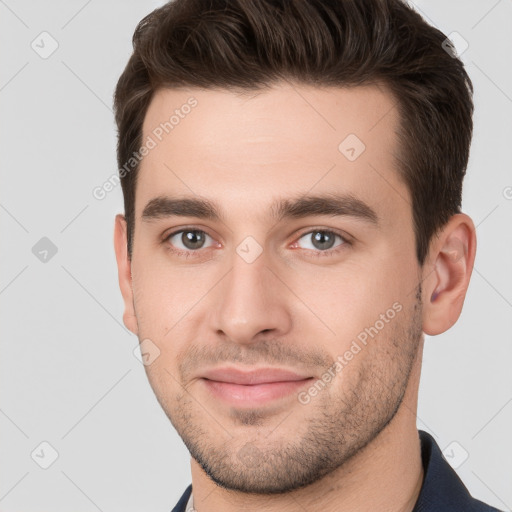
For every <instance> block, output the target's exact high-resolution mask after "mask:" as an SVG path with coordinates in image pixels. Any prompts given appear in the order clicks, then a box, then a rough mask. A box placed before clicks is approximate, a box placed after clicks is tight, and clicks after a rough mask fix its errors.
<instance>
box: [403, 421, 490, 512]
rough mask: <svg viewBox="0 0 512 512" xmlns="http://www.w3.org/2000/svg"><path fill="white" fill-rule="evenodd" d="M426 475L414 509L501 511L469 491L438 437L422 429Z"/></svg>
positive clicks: (433, 511) (424, 511) (426, 511)
mask: <svg viewBox="0 0 512 512" xmlns="http://www.w3.org/2000/svg"><path fill="white" fill-rule="evenodd" d="M419 435H420V440H421V460H422V461H423V470H424V474H425V476H424V479H423V485H422V487H421V491H420V495H419V496H418V501H417V502H416V505H415V506H414V509H413V511H412V512H499V511H498V509H496V508H493V507H490V506H489V505H486V504H485V503H482V502H481V501H478V500H475V499H474V498H472V497H471V494H469V491H468V490H467V489H466V486H465V485H464V484H463V483H462V480H461V479H460V478H459V476H458V475H457V473H456V472H455V471H454V470H453V469H452V467H451V466H450V464H448V462H446V460H445V458H444V457H443V454H442V452H441V450H440V448H439V446H438V445H437V443H436V441H435V440H434V438H433V437H432V436H431V435H430V434H428V433H427V432H424V431H423V430H420V431H419Z"/></svg>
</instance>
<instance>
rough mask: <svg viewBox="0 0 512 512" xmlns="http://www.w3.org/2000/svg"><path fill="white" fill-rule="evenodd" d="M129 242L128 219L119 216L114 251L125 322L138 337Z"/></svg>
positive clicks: (115, 231) (115, 230) (115, 228)
mask: <svg viewBox="0 0 512 512" xmlns="http://www.w3.org/2000/svg"><path fill="white" fill-rule="evenodd" d="M127 240H128V237H127V225H126V219H125V218H124V215H121V214H118V215H116V221H115V226H114V249H115V251H116V260H117V273H118V276H119V288H121V294H122V296H123V300H124V314H123V322H124V325H126V327H127V328H128V329H129V330H130V331H131V332H133V333H134V334H136V335H137V334H138V332H139V327H138V325H137V317H136V316H135V307H134V304H133V289H132V271H131V261H130V259H129V258H128V247H127Z"/></svg>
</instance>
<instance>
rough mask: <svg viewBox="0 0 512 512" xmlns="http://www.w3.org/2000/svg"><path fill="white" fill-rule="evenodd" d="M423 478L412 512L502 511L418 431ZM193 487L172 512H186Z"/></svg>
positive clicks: (427, 436) (426, 436)
mask: <svg viewBox="0 0 512 512" xmlns="http://www.w3.org/2000/svg"><path fill="white" fill-rule="evenodd" d="M419 436H420V441H421V460H422V462H423V470H424V479H423V485H422V487H421V491H420V495H419V496H418V500H417V502H416V505H415V506H414V509H413V511H412V512H499V510H498V509H497V508H493V507H490V506H489V505H486V504H485V503H482V502H481V501H478V500H475V499H474V498H472V497H471V495H470V494H469V491H468V490H467V489H466V487H465V486H464V484H463V483H462V480H461V479H460V478H459V477H458V475H457V473H455V471H454V470H453V469H452V467H451V466H450V465H449V464H448V462H446V460H445V459H444V457H443V454H442V453H441V450H440V449H439V446H438V445H437V443H436V441H435V440H434V438H433V437H432V436H431V435H430V434H427V432H424V431H423V430H420V431H419ZM191 492H192V484H190V485H189V486H188V487H187V488H186V490H185V492H184V493H183V495H182V496H181V498H180V500H179V501H178V503H177V504H176V506H175V507H174V508H173V509H172V512H185V507H186V506H187V502H188V499H189V497H190V493H191Z"/></svg>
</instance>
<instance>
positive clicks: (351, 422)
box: [114, 0, 495, 512]
mask: <svg viewBox="0 0 512 512" xmlns="http://www.w3.org/2000/svg"><path fill="white" fill-rule="evenodd" d="M133 42H134V53H133V55H132V57H131V58H130V60H129V62H128V64H127V66H126V69H125V71H124V72H123V74H122V76H121V78H120V80H119V83H118V85H117V89H116V94H115V112H116V122H117V125H118V129H119V144H118V163H119V169H120V176H121V180H122V186H123V193H124V201H125V215H124V216H123V215H118V216H117V217H116V222H115V234H114V239H115V250H116V257H117V263H118V268H119V283H120V288H121V292H122V295H123V298H124V303H125V312H124V316H123V319H124V322H125V324H126V326H127V327H128V328H129V329H130V330H131V331H132V332H133V333H135V334H136V335H137V336H138V338H139V341H140V343H141V349H142V352H143V353H144V357H145V369H146V372H147V376H148V378H149V382H150V384H151V386H152V388H153V390H154V392H155V394H156V397H157V399H158V401H159V403H160V404H161V406H162V408H163V410H164V411H165V413H166V414H167V416H168V417H169V419H170V421H171V422H172V424H173V426H174V427H175V428H176V430H177V432H178V434H179V435H180V436H181V438H182V439H183V441H184V443H185V445H186V446H187V448H188V450H189V451H190V454H191V456H192V458H191V472H192V484H191V485H190V486H189V487H188V488H187V489H186V491H185V493H184V494H183V496H182V498H181V499H180V501H179V503H178V504H177V505H176V507H175V508H174V511H183V510H192V509H195V510H197V511H198V512H209V511H223V512H231V511H238V510H266V511H277V510H279V511H288V510H289V511H303V510H307V511H317V510H318V511H320V510H321V511H323V512H328V511H337V512H340V511H352V512H354V511H370V510H371V511H375V510H379V511H393V512H406V511H407V512H410V511H416V512H425V511H436V512H440V511H448V510H450V511H465V512H466V511H489V510H495V509H492V508H491V507H489V506H487V505H485V504H483V503H481V502H480V501H477V500H475V499H473V498H472V497H471V496H470V495H469V493H468V491H467V490H466V488H465V487H464V485H463V484H462V482H461V481H460V480H459V479H458V477H457V475H456V474H455V472H454V471H453V470H452V469H451V468H450V467H449V466H448V464H447V463H446V461H444V459H443V458H442V455H441V453H440V450H439V447H438V446H437V445H436V443H435V441H434V440H433V438H432V437H431V436H429V435H428V434H426V433H425V432H421V431H420V432H419V431H418V430H417V427H416V410H417V395H418V386H419V378H420V368H421V357H422V349H423V342H424V337H423V335H424V333H426V334H428V335H431V336H433V335H436V334H440V333H442V332H444V331H446V330H447V329H449V328H450V327H451V326H452V325H453V324H454V323H455V322H456V321H457V319H458V317H459V315H460V312H461V309H462V306H463V302H464V297H465V294H466V291H467V288H468V284H469V280H470V276H471V272H472V268H473V262H474V258H475V250H476V238H475V227H474V225H473V222H472V220H471V219H470V218H469V217H468V216H467V215H465V214H464V213H462V212H461V211H460V204H461V193H462V181H463V177H464V174H465V169H466V166H467V160H468V153H469V146H470V142H471V135H472V112H473V104H472V85H471V81H470V80H469V78H468V76H467V74H466V72H465V70H464V68H463V65H462V63H461V62H460V60H459V59H457V58H456V55H455V54H454V51H453V49H450V46H449V45H447V44H446V37H445V36H444V35H443V34H442V33H441V32H439V31H438V30H436V29H434V28H432V27H431V26H429V25H428V24H426V23H425V22H424V21H423V20H422V18H421V17H420V16H419V15H418V14H417V13H415V12H414V11H413V10H411V9H410V8H409V7H408V6H406V5H405V4H404V3H402V2H400V1H398V0H371V1H370V0H363V1H358V2H354V1H349V0H331V1H325V0H323V1H319V0H309V1H306V0H296V1H285V0H282V1H277V0H274V1H270V0H268V1H258V2H254V1H252V0H213V1H211V2H204V1H202V0H176V1H175V2H172V3H169V4H166V5H164V6H163V7H161V8H159V9H157V10H155V11H154V12H153V13H151V14H150V15H149V16H147V17H146V18H145V19H143V20H142V21H141V23H140V24H139V26H138V27H137V29H136V31H135V34H134V38H133ZM192 491H193V493H192Z"/></svg>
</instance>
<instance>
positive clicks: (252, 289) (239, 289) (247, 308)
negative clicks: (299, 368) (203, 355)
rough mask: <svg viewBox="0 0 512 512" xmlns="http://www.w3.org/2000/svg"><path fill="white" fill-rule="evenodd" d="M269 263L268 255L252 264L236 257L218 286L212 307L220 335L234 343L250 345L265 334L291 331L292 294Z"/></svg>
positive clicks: (234, 256)
mask: <svg viewBox="0 0 512 512" xmlns="http://www.w3.org/2000/svg"><path fill="white" fill-rule="evenodd" d="M268 263H269V262H268V260H267V258H266V257H265V252H263V253H262V254H261V255H260V256H259V257H258V258H257V259H256V260H255V261H253V262H252V263H248V262H247V261H245V260H244V259H243V258H242V257H240V256H239V255H238V254H236V253H235V254H234V255H233V258H232V268H231V270H230V272H228V273H227V274H226V275H225V276H224V278H223V279H222V281H221V283H219V286H218V287H216V288H217V295H216V297H215V299H214V303H213V304H212V308H213V315H212V322H213V324H212V326H213V328H214V329H215V331H216V334H217V336H218V335H222V334H224V335H225V336H226V337H227V339H230V340H231V341H233V342H236V343H239V344H251V343H254V342H256V341H258V340H261V337H262V335H266V336H265V337H266V338H272V337H279V336H283V335H284V334H286V333H287V332H288V331H289V330H290V328H291V324H292V317H291V310H290V308H289V304H288V302H287V301H289V300H290V293H289V291H288V290H287V288H286V286H285V285H284V284H283V282H282V281H281V280H280V279H279V278H278V277H277V271H276V270H275V269H272V270H271V269H270V268H269V265H268Z"/></svg>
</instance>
